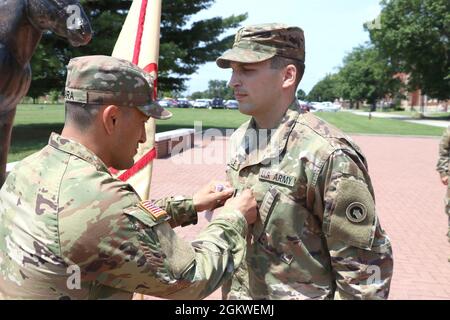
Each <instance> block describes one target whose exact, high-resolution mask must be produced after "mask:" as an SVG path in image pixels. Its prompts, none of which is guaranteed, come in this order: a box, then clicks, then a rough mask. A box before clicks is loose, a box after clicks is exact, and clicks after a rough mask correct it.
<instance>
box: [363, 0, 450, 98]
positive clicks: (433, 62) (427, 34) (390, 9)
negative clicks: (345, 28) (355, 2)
mask: <svg viewBox="0 0 450 320" xmlns="http://www.w3.org/2000/svg"><path fill="white" fill-rule="evenodd" d="M381 6H382V11H381V16H380V19H381V20H380V22H381V23H380V27H379V28H377V27H375V28H370V27H369V28H367V27H366V28H367V29H368V31H369V33H370V38H371V40H372V42H373V43H374V44H375V46H377V47H378V48H379V50H380V52H381V53H382V54H383V56H384V57H386V58H387V59H389V61H390V62H391V63H392V65H393V66H394V67H396V68H397V69H398V70H399V71H401V72H405V73H407V74H409V76H410V77H409V82H408V87H409V89H410V90H415V89H418V88H420V89H421V90H422V93H423V94H427V95H429V96H431V97H434V98H438V99H442V100H445V99H449V98H450V55H449V53H450V46H449V35H450V1H448V0H391V1H387V0H383V1H381Z"/></svg>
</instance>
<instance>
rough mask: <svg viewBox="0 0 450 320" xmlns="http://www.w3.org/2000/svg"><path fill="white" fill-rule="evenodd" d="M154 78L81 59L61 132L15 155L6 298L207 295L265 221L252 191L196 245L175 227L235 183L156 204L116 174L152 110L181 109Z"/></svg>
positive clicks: (2, 206)
mask: <svg viewBox="0 0 450 320" xmlns="http://www.w3.org/2000/svg"><path fill="white" fill-rule="evenodd" d="M148 80H149V79H147V78H146V75H145V74H144V73H143V72H142V70H141V69H139V68H138V67H136V66H134V65H133V64H131V63H129V62H128V61H125V60H120V59H116V58H112V57H106V56H88V57H80V58H75V59H72V60H71V62H70V63H69V66H68V75H67V82H66V120H65V126H64V129H63V131H62V133H61V135H58V134H56V133H53V134H52V135H51V137H50V140H49V143H48V145H47V146H46V147H44V148H43V149H42V150H41V151H39V152H37V153H35V154H33V155H31V156H29V157H27V158H26V159H24V160H23V161H21V162H20V163H19V164H17V166H16V167H15V168H14V170H13V171H12V172H11V173H10V175H9V176H8V178H7V180H6V183H5V184H4V186H3V188H2V189H1V190H0V298H1V299H131V297H132V295H133V292H138V293H143V294H147V295H154V296H158V297H164V298H172V299H178V298H183V299H198V298H203V297H205V296H207V295H209V294H210V293H212V292H213V291H214V290H216V289H217V288H218V287H219V286H220V285H221V284H222V282H223V281H224V280H226V279H229V278H230V276H231V274H232V272H233V271H234V268H236V267H237V266H239V264H240V263H241V261H242V259H243V257H244V256H245V248H246V247H245V238H246V234H247V228H248V226H247V225H248V224H251V223H252V222H253V221H254V220H255V219H256V202H255V200H254V198H253V196H252V194H251V192H250V191H249V190H246V192H245V193H244V194H243V195H242V196H239V197H235V198H232V199H229V200H228V201H227V202H226V203H225V205H224V208H223V210H222V212H221V214H220V215H219V216H217V218H216V219H215V220H214V221H213V222H211V223H210V224H209V226H208V227H207V228H206V229H205V230H204V231H203V232H202V233H201V234H200V235H199V236H198V237H197V238H196V239H195V240H194V241H193V242H192V243H187V242H184V241H183V240H181V239H180V238H178V237H177V235H176V234H175V233H174V231H173V230H172V227H175V226H179V225H182V226H185V225H189V224H192V223H194V224H195V223H196V222H197V211H203V210H206V209H213V208H215V207H217V206H218V205H221V204H223V202H225V200H226V199H227V198H229V197H230V196H231V195H232V193H233V189H231V188H226V189H225V190H223V191H222V192H215V191H214V187H215V184H214V183H211V184H209V185H207V186H205V187H204V188H203V189H201V190H200V191H199V192H197V193H196V194H195V195H194V196H193V198H183V197H170V198H167V199H162V200H160V201H158V202H156V203H154V202H151V201H141V200H140V199H139V196H138V195H137V193H136V192H135V191H134V190H133V188H132V187H131V186H130V185H129V184H127V183H124V182H122V181H120V180H117V179H115V178H113V177H112V176H111V174H110V173H109V171H108V167H113V168H116V169H119V170H122V169H127V168H130V167H131V166H132V165H133V157H134V155H135V154H136V151H137V148H138V144H139V143H143V142H145V139H146V137H145V128H144V124H145V122H146V121H147V120H148V118H149V117H154V118H157V119H167V118H169V117H170V116H171V113H170V112H168V111H167V110H164V109H163V108H161V107H160V106H158V105H156V104H154V103H153V101H152V99H151V93H152V92H153V91H152V88H151V83H152V82H151V81H150V82H149V81H148ZM176 174H177V172H176V168H174V170H173V172H172V175H173V176H176Z"/></svg>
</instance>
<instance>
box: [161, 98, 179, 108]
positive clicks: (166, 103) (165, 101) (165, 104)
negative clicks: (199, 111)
mask: <svg viewBox="0 0 450 320" xmlns="http://www.w3.org/2000/svg"><path fill="white" fill-rule="evenodd" d="M158 104H159V105H160V106H161V107H163V108H170V107H173V106H175V104H174V103H173V101H172V99H161V100H158Z"/></svg>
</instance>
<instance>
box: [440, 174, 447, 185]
mask: <svg viewBox="0 0 450 320" xmlns="http://www.w3.org/2000/svg"><path fill="white" fill-rule="evenodd" d="M441 181H442V183H443V184H444V185H448V176H445V177H442V178H441Z"/></svg>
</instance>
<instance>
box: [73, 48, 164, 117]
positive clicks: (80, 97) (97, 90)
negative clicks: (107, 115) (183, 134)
mask: <svg viewBox="0 0 450 320" xmlns="http://www.w3.org/2000/svg"><path fill="white" fill-rule="evenodd" d="M152 94H153V79H152V77H151V76H150V75H149V74H148V73H146V72H144V71H143V70H142V69H140V68H139V67H137V66H136V65H134V64H132V63H131V62H129V61H126V60H123V59H118V58H114V57H110V56H85V57H78V58H74V59H72V60H70V62H69V65H68V66H67V80H66V90H65V101H68V102H77V103H85V104H93V105H111V104H112V105H116V106H118V107H134V108H138V109H139V110H140V111H142V112H143V113H144V114H145V115H147V116H150V117H153V118H156V119H169V118H170V117H171V116H172V113H171V112H169V111H167V110H165V109H164V108H163V107H161V106H160V105H159V104H158V103H157V102H155V101H153V98H152Z"/></svg>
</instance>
